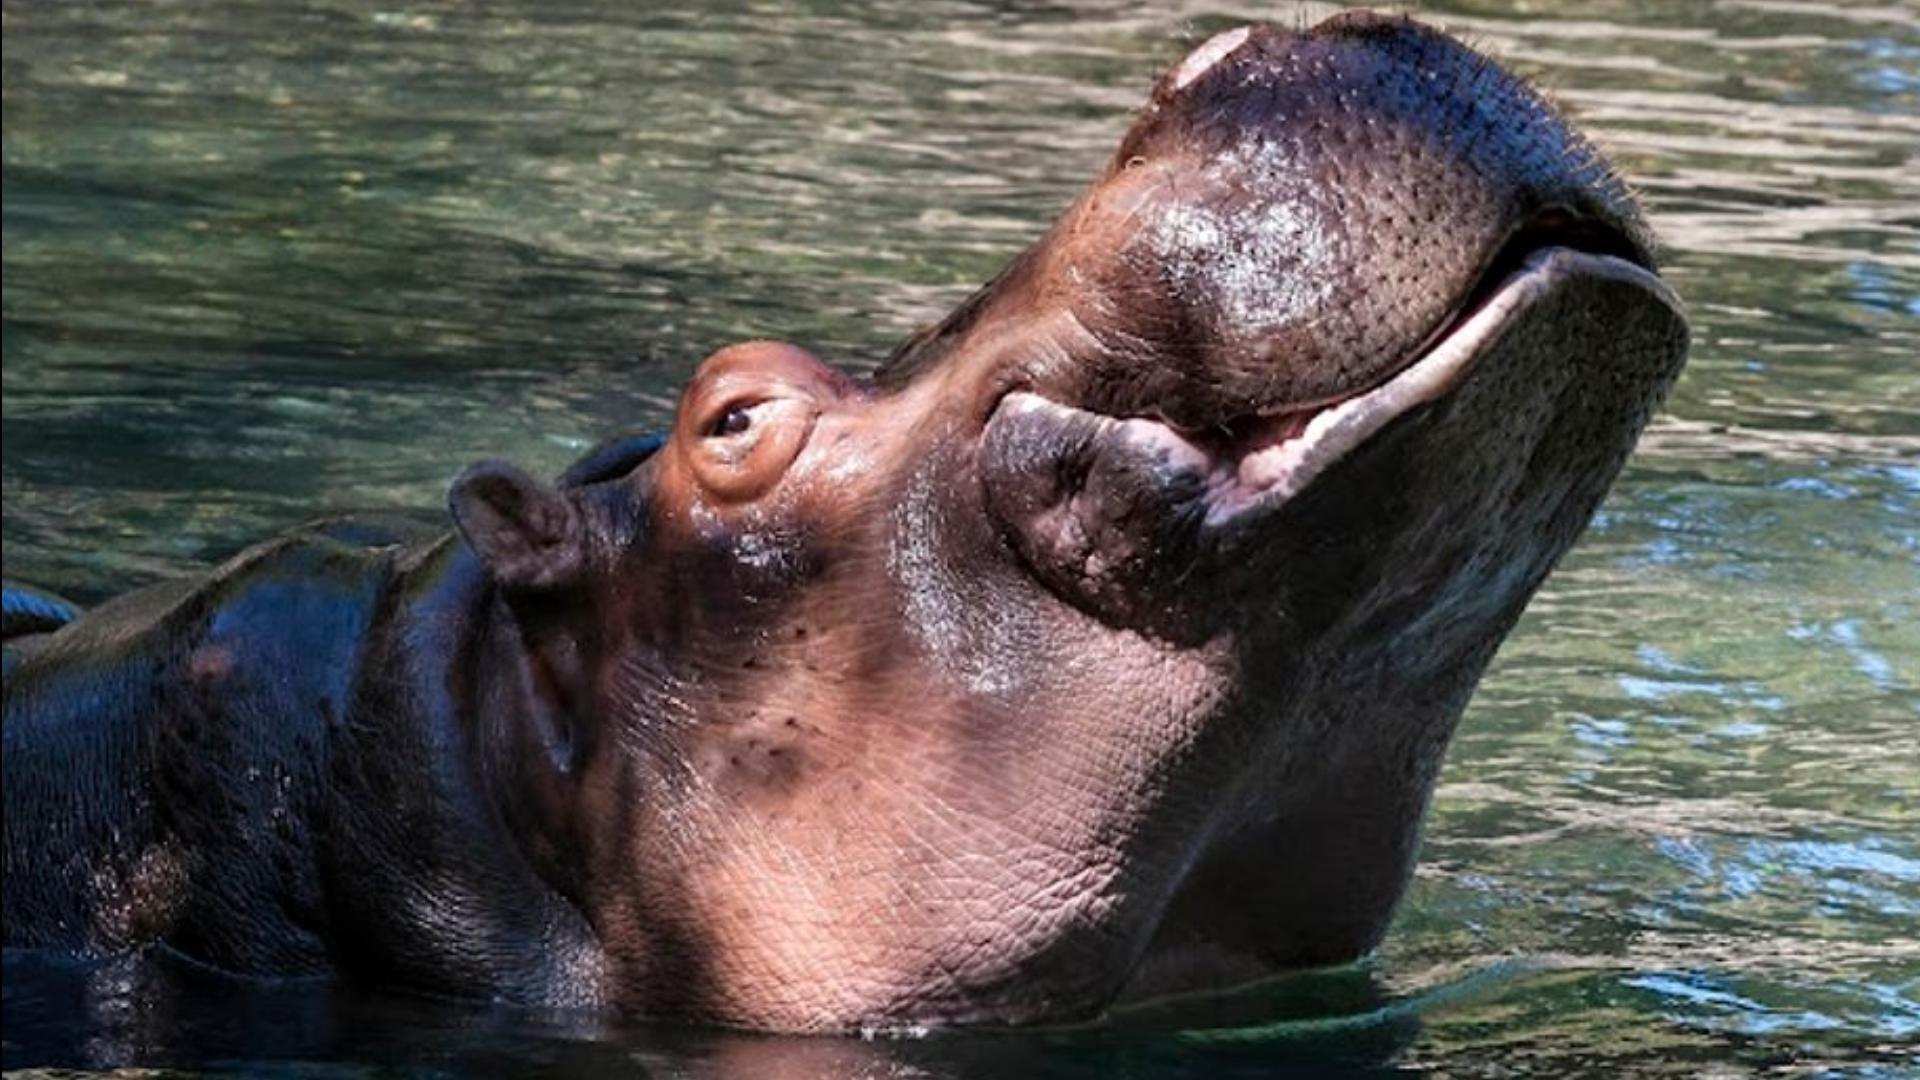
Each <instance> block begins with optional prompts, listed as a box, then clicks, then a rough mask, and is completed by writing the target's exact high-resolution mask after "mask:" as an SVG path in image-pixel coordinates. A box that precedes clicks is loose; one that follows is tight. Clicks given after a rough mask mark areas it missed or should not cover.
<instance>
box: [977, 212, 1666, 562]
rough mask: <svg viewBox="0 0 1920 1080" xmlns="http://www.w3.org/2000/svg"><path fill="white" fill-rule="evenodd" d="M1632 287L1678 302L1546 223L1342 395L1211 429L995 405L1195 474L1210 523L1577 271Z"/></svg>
mask: <svg viewBox="0 0 1920 1080" xmlns="http://www.w3.org/2000/svg"><path fill="white" fill-rule="evenodd" d="M1593 280H1612V281H1617V282H1623V283H1627V284H1630V285H1633V286H1636V287H1638V288H1640V289H1642V290H1644V291H1645V292H1647V293H1649V294H1650V295H1651V296H1652V297H1653V298H1654V299H1656V300H1657V301H1659V302H1662V303H1664V304H1666V305H1668V306H1670V307H1673V308H1676V309H1677V308H1678V307H1679V301H1678V299H1677V298H1676V297H1675V296H1674V294H1673V293H1672V291H1671V290H1670V289H1668V287H1667V286H1666V284H1665V283H1664V282H1662V281H1661V280H1660V278H1659V277H1658V276H1657V275H1655V274H1654V273H1653V271H1652V270H1650V269H1648V268H1647V265H1646V258H1645V255H1644V253H1642V252H1641V251H1639V250H1638V249H1637V248H1636V247H1635V246H1634V245H1632V244H1631V242H1629V241H1627V240H1626V239H1625V238H1624V237H1621V236H1619V235H1618V234H1616V233H1613V232H1612V231H1611V230H1604V229H1594V230H1574V229H1570V228H1567V227H1565V226H1564V224H1563V223H1557V222H1547V223H1545V224H1544V225H1543V226H1542V227H1541V228H1538V229H1535V228H1529V229H1523V230H1521V231H1520V232H1519V233H1517V234H1516V235H1515V237H1514V238H1513V239H1512V240H1511V241H1509V243H1508V244H1507V245H1506V246H1505V247H1504V248H1503V249H1502V251H1501V253H1500V254H1499V255H1498V256H1497V257H1496V258H1495V259H1494V260H1493V262H1492V263H1490V264H1489V267H1488V269H1487V271H1486V272H1485V273H1484V274H1483V275H1482V277H1481V279H1480V283H1479V284H1478V285H1477V286H1476V288H1475V289H1474V290H1473V291H1472V292H1470V293H1469V294H1468V297H1467V299H1466V301H1465V302H1464V303H1463V304H1461V305H1460V306H1459V307H1458V308H1457V309H1456V314H1455V315H1454V317H1453V318H1451V319H1449V320H1447V321H1446V322H1445V323H1443V324H1442V325H1441V326H1440V327H1438V328H1436V330H1435V331H1434V333H1433V334H1432V335H1431V336H1430V337H1429V338H1428V339H1427V341H1426V343H1425V344H1424V345H1423V346H1422V347H1421V348H1419V349H1417V350H1415V351H1414V354H1413V359H1412V360H1411V362H1409V363H1406V364H1404V365H1402V366H1400V367H1399V368H1398V369H1397V370H1396V371H1395V373H1394V374H1393V375H1392V376H1390V377H1389V378H1387V379H1386V380H1385V381H1384V382H1381V383H1379V384H1377V385H1374V386H1372V387H1370V388H1367V389H1364V390H1361V391H1358V392H1356V393H1354V394H1351V395H1349V396H1346V397H1343V398H1339V399H1336V400H1332V401H1327V402H1322V403H1319V404H1315V405H1311V406H1307V407H1303V408H1294V409H1289V410H1287V411H1283V412H1276V413H1265V414H1255V415H1250V416H1249V417H1247V418H1246V419H1244V420H1241V421H1239V422H1235V423H1230V424H1227V425H1224V426H1223V427H1221V428H1216V429H1212V430H1208V431H1205V432H1196V431H1188V430H1182V429H1180V428H1176V427H1175V426H1173V425H1170V424H1168V423H1165V422H1163V421H1160V420H1155V419H1148V418H1144V417H1125V418H1122V417H1105V416H1098V414H1088V413H1086V412H1085V410H1079V409H1075V408H1072V407H1071V406H1065V405H1060V404H1057V403H1055V402H1052V401H1049V400H1047V399H1045V398H1042V397H1040V396H1039V395H1038V394H1035V393H1032V392H1028V391H1021V392H1016V393H1013V394H1010V395H1008V397H1007V398H1006V399H1005V400H1004V401H1003V402H1002V403H1001V407H1002V408H1003V409H1009V410H1013V411H1015V412H1023V411H1027V410H1038V411H1046V412H1052V413H1054V414H1056V416H1057V417H1058V418H1059V419H1063V420H1064V419H1069V418H1073V417H1080V418H1082V419H1085V418H1086V417H1088V416H1094V417H1097V419H1098V421H1099V422H1100V423H1101V425H1102V426H1104V427H1109V428H1110V430H1109V431H1108V432H1107V437H1108V438H1109V439H1112V440H1114V441H1112V442H1109V443H1108V445H1109V446H1115V447H1123V448H1124V449H1125V452H1127V453H1129V454H1139V455H1141V456H1142V457H1144V458H1147V459H1152V460H1156V461H1157V464H1158V466H1159V468H1160V469H1161V470H1164V472H1163V475H1166V474H1169V473H1170V474H1178V475H1184V476H1186V477H1188V478H1195V479H1198V481H1199V484H1200V487H1201V490H1202V491H1203V492H1204V495H1203V499H1204V504H1205V524H1206V525H1208V526H1220V525H1224V524H1227V523H1229V522H1232V521H1234V520H1235V519H1238V518H1241V517H1243V516H1245V515H1247V514H1248V513H1250V512H1253V511H1258V510H1265V509H1270V508H1272V507H1274V506H1277V505H1278V504H1280V503H1282V502H1285V501H1286V500H1288V499H1290V498H1292V497H1293V496H1294V495H1297V494H1298V493H1299V492H1301V491H1302V490H1304V489H1305V488H1306V487H1307V486H1308V485H1309V484H1311V483H1312V482H1313V481H1314V479H1315V478H1316V477H1318V476H1319V475H1320V474H1321V473H1322V472H1324V471H1325V470H1326V469H1327V468H1328V467H1329V466H1330V465H1332V464H1333V463H1334V462H1336V461H1338V460H1340V459H1341V458H1343V457H1345V456H1346V455H1347V454H1349V453H1351V452H1352V451H1353V450H1354V449H1355V448H1356V447H1358V446H1360V445H1361V444H1362V443H1364V442H1366V441H1367V440H1368V439H1369V438H1371V437H1372V436H1373V435H1374V434H1375V433H1377V432H1378V431H1379V430H1380V429H1381V428H1383V427H1385V426H1386V425H1387V424H1388V423H1390V422H1392V421H1393V420H1394V419H1395V418H1397V417H1400V416H1403V415H1405V414H1406V413H1408V412H1410V411H1412V410H1413V409H1415V408H1418V407H1419V406H1421V405H1424V404H1427V403H1430V402H1434V401H1438V400H1439V399H1441V398H1442V397H1444V396H1446V395H1447V394H1448V393H1449V392H1450V391H1452V390H1453V389H1454V387H1456V386H1458V385H1459V384H1460V382H1461V381H1462V380H1463V379H1464V378H1465V377H1466V376H1467V374H1468V373H1469V372H1471V371H1472V370H1473V367H1474V365H1475V362H1476V361H1477V360H1478V359H1479V358H1480V357H1481V356H1483V355H1485V354H1486V353H1487V352H1488V351H1489V350H1490V349H1491V348H1492V347H1493V346H1494V345H1495V344H1496V343H1497V342H1498V341H1499V340H1500V338H1501V337H1502V336H1503V334H1505V333H1506V331H1507V330H1508V329H1509V328H1510V327H1512V326H1514V325H1515V324H1516V323H1518V322H1519V321H1520V320H1521V319H1523V318H1524V317H1525V315H1526V313H1527V312H1528V310H1529V309H1531V308H1533V307H1534V306H1536V305H1537V304H1539V303H1540V302H1541V301H1542V300H1544V299H1545V298H1547V297H1549V296H1551V295H1553V294H1554V293H1555V292H1556V291H1558V290H1560V289H1562V288H1565V287H1567V286H1569V285H1570V284H1572V283H1574V282H1576V281H1593Z"/></svg>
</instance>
